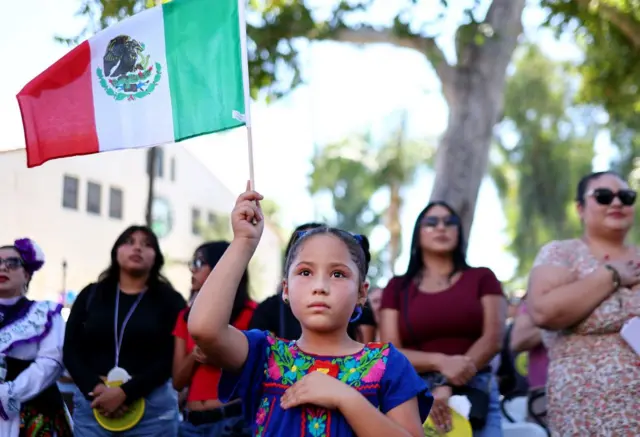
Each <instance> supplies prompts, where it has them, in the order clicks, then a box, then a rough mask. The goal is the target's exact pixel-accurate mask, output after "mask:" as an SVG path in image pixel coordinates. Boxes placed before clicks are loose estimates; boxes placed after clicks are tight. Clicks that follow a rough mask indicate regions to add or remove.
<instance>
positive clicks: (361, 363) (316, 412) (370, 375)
mask: <svg viewBox="0 0 640 437" xmlns="http://www.w3.org/2000/svg"><path fill="white" fill-rule="evenodd" d="M245 335H246V336H247V339H248V341H249V355H248V357H247V361H246V363H245V365H244V367H243V369H242V371H240V372H239V373H231V372H223V373H222V378H221V380H220V385H219V388H218V389H219V395H220V399H221V400H222V401H223V402H228V401H229V400H232V399H237V398H240V399H242V403H243V409H244V413H245V416H246V418H247V421H248V422H249V423H253V433H254V436H256V437H275V436H282V437H355V434H354V432H353V431H352V429H351V427H350V426H349V424H348V423H347V421H346V419H345V418H344V416H342V414H340V412H339V411H336V410H327V409H324V408H320V407H314V406H312V405H309V406H304V407H297V408H292V409H290V410H283V409H282V408H281V407H280V398H281V397H282V395H283V394H284V392H285V391H286V390H287V389H288V388H289V387H291V386H292V385H293V384H295V383H296V382H297V381H299V380H300V379H302V377H304V376H305V375H306V374H308V373H310V372H314V371H319V372H324V373H326V374H328V375H330V376H333V377H334V378H337V379H339V380H340V381H342V382H344V383H345V384H348V385H350V386H351V387H353V388H354V389H356V390H357V391H358V392H360V393H361V394H362V395H363V396H365V397H366V398H367V399H368V400H369V402H371V403H372V404H373V405H374V406H375V407H377V408H379V409H380V410H381V411H382V413H387V412H388V411H390V410H392V409H393V408H395V407H397V406H398V405H401V404H403V403H404V402H406V401H408V400H410V399H412V398H414V397H416V396H417V397H418V403H419V406H420V415H421V418H422V420H423V421H424V420H426V418H427V415H428V414H429V409H430V408H431V404H432V402H433V398H432V397H431V396H430V395H429V393H428V391H427V387H426V384H425V383H424V382H423V381H422V379H420V377H418V374H417V373H416V372H415V370H414V369H413V367H412V366H411V364H410V363H409V361H408V360H407V359H406V357H405V356H404V355H402V354H401V353H400V352H399V351H398V350H397V349H395V348H394V347H393V346H392V345H390V344H382V343H369V344H367V345H365V346H364V348H363V349H362V350H361V351H360V352H358V353H357V354H355V355H347V356H341V357H326V356H318V355H312V354H308V353H305V352H303V351H302V350H301V349H299V348H298V346H297V344H296V342H295V341H287V340H281V339H278V338H275V337H274V336H273V335H272V334H270V333H268V332H266V331H258V330H251V331H246V332H245Z"/></svg>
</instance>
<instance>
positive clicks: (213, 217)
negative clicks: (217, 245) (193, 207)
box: [208, 212, 217, 227]
mask: <svg viewBox="0 0 640 437" xmlns="http://www.w3.org/2000/svg"><path fill="white" fill-rule="evenodd" d="M216 221H217V220H216V215H215V214H214V213H212V212H210V213H209V218H208V222H209V226H210V227H213V226H215V224H216Z"/></svg>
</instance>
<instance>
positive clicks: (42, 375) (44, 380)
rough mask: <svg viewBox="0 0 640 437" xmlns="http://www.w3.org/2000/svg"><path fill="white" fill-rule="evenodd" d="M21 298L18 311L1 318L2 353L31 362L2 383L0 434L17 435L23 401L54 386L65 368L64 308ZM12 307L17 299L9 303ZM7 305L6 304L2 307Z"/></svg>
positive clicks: (51, 303) (0, 340) (7, 436)
mask: <svg viewBox="0 0 640 437" xmlns="http://www.w3.org/2000/svg"><path fill="white" fill-rule="evenodd" d="M22 299H24V300H21V302H22V303H24V305H21V307H22V308H21V309H20V310H19V314H15V315H14V316H15V317H12V318H11V320H5V319H4V318H3V320H2V321H0V353H2V354H4V355H6V356H7V357H12V358H16V359H19V360H25V361H32V363H31V364H30V365H29V367H27V368H26V369H25V370H24V371H22V372H21V373H20V374H19V375H18V376H17V377H16V378H15V379H14V380H13V381H7V382H4V383H2V384H0V416H4V417H2V419H4V420H2V419H0V435H2V436H3V437H5V436H6V437H11V436H16V437H17V436H18V433H19V430H20V411H21V406H22V404H23V403H24V402H27V401H29V400H31V399H33V398H34V397H36V396H38V395H39V394H40V393H41V392H43V391H44V390H45V389H47V388H48V387H50V386H52V385H54V384H55V383H56V380H57V379H58V378H59V377H60V375H61V374H62V371H63V367H62V343H63V339H64V321H63V319H62V316H61V315H60V310H61V309H62V307H61V306H60V305H59V304H56V303H53V302H33V301H29V300H27V299H25V298H22ZM6 303H8V304H9V305H10V306H14V305H16V302H6ZM3 307H4V306H3Z"/></svg>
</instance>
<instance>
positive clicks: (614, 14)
mask: <svg viewBox="0 0 640 437" xmlns="http://www.w3.org/2000/svg"><path fill="white" fill-rule="evenodd" d="M578 2H579V4H580V5H581V6H582V7H583V8H585V9H587V10H588V9H589V8H590V7H591V3H592V0H578ZM597 10H598V14H599V15H600V16H601V17H602V18H604V19H606V20H609V21H610V22H611V23H612V24H613V25H614V26H616V27H617V28H618V29H620V32H622V33H623V34H624V35H625V36H626V37H627V38H628V39H629V41H630V42H631V44H633V46H634V47H635V48H636V49H637V50H640V23H638V22H636V21H635V20H634V19H632V18H630V17H629V16H627V15H625V14H624V13H623V12H620V11H619V10H618V9H616V8H615V7H614V6H609V5H607V4H606V3H605V2H599V3H598V9H597Z"/></svg>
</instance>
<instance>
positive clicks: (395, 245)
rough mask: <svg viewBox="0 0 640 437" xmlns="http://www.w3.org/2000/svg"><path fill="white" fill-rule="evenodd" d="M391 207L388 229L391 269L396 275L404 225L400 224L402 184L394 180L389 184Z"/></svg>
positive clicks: (388, 211) (388, 215)
mask: <svg viewBox="0 0 640 437" xmlns="http://www.w3.org/2000/svg"><path fill="white" fill-rule="evenodd" d="M389 191H390V195H389V208H388V209H387V229H388V230H389V269H390V270H391V274H393V275H395V270H396V268H395V266H396V261H397V260H398V257H399V256H400V249H401V243H402V225H401V224H400V208H402V198H401V197H400V184H399V183H398V182H397V181H394V182H392V183H391V184H390V186H389Z"/></svg>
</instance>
